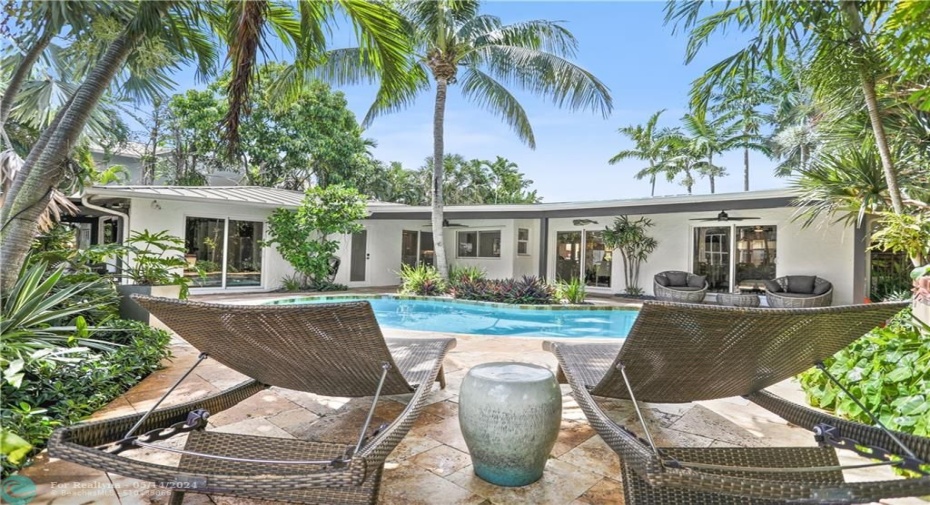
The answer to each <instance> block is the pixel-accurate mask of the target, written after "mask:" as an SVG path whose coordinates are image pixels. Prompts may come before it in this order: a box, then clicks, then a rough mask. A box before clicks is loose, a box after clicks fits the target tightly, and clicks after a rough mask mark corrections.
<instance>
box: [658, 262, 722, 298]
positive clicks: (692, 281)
mask: <svg viewBox="0 0 930 505" xmlns="http://www.w3.org/2000/svg"><path fill="white" fill-rule="evenodd" d="M707 287H708V283H707V281H706V280H705V279H704V276H702V275H695V274H692V273H689V272H680V271H676V270H669V271H666V272H659V273H657V274H656V276H655V277H654V278H653V280H652V292H653V294H655V296H656V298H657V299H659V300H664V301H668V302H682V303H701V302H703V301H704V295H706V294H707Z"/></svg>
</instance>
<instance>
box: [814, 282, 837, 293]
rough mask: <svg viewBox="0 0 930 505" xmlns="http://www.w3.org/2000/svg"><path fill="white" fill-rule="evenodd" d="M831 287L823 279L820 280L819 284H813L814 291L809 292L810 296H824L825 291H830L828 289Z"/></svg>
mask: <svg viewBox="0 0 930 505" xmlns="http://www.w3.org/2000/svg"><path fill="white" fill-rule="evenodd" d="M832 287H833V285H832V284H830V283H829V282H827V281H825V280H823V279H820V282H815V283H814V290H813V291H812V292H811V294H813V295H818V296H819V295H823V294H826V293H827V291H830V288H832Z"/></svg>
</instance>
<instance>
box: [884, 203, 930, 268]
mask: <svg viewBox="0 0 930 505" xmlns="http://www.w3.org/2000/svg"><path fill="white" fill-rule="evenodd" d="M872 242H873V246H872V248H874V249H881V250H883V251H890V252H896V253H904V254H907V256H908V258H910V259H911V261H912V262H913V264H914V266H915V267H918V266H920V265H923V264H925V263H927V262H928V261H930V212H919V213H915V214H895V213H893V212H883V213H882V214H881V218H880V220H879V229H878V230H877V231H876V232H875V233H873V234H872Z"/></svg>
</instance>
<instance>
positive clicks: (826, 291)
mask: <svg viewBox="0 0 930 505" xmlns="http://www.w3.org/2000/svg"><path fill="white" fill-rule="evenodd" d="M794 277H795V278H798V277H801V276H794ZM791 278H792V276H790V275H787V276H785V277H779V278H777V279H775V281H774V283H775V284H777V285H778V287H779V288H780V289H779V290H778V291H773V290H772V287H774V286H771V284H770V283H768V282H767V283H766V287H765V300H766V302H767V303H768V305H769V307H775V308H782V309H803V308H808V307H829V306H830V304H832V303H833V284H831V283H830V281H828V280H826V279H821V278H820V277H815V278H814V281H813V283H814V284H813V291H812V292H811V293H798V292H795V291H794V290H793V289H792V288H793V286H792V283H791Z"/></svg>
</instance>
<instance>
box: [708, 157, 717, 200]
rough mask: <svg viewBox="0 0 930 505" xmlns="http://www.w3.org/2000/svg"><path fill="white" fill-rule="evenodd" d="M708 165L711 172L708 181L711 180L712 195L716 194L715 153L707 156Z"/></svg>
mask: <svg viewBox="0 0 930 505" xmlns="http://www.w3.org/2000/svg"><path fill="white" fill-rule="evenodd" d="M707 164H708V165H710V167H708V168H710V172H708V175H709V177H708V179H709V180H710V194H714V191H715V190H716V187H715V186H714V153H713V152H710V153H708V154H707Z"/></svg>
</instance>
